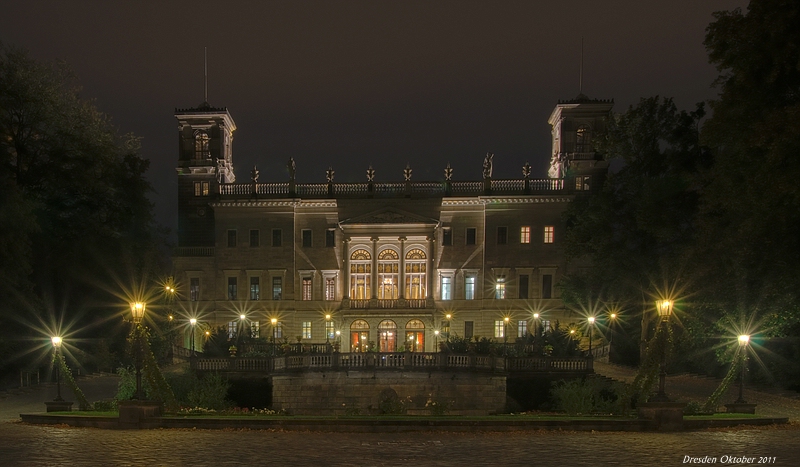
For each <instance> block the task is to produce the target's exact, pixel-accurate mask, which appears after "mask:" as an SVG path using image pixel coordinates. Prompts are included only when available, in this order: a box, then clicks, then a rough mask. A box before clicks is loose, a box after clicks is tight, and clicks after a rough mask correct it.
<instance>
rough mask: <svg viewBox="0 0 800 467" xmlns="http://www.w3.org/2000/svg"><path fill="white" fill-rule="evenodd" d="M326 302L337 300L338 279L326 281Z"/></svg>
mask: <svg viewBox="0 0 800 467" xmlns="http://www.w3.org/2000/svg"><path fill="white" fill-rule="evenodd" d="M325 300H336V278H334V277H328V278H326V279H325Z"/></svg>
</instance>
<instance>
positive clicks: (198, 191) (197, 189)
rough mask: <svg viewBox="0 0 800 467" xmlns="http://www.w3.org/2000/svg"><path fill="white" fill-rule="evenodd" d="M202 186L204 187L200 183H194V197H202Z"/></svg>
mask: <svg viewBox="0 0 800 467" xmlns="http://www.w3.org/2000/svg"><path fill="white" fill-rule="evenodd" d="M201 186H202V185H201V183H200V182H194V195H195V196H200V194H201V193H202V188H201Z"/></svg>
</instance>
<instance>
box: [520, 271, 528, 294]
mask: <svg viewBox="0 0 800 467" xmlns="http://www.w3.org/2000/svg"><path fill="white" fill-rule="evenodd" d="M519 298H528V275H527V274H520V276H519Z"/></svg>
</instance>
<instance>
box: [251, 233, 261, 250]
mask: <svg viewBox="0 0 800 467" xmlns="http://www.w3.org/2000/svg"><path fill="white" fill-rule="evenodd" d="M259 236H260V232H259V231H258V230H251V231H250V246H251V247H257V246H259V245H260V243H261V239H260V238H259Z"/></svg>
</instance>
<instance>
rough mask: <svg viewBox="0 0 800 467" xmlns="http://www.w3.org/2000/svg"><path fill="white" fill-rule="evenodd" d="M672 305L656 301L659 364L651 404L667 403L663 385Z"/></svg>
mask: <svg viewBox="0 0 800 467" xmlns="http://www.w3.org/2000/svg"><path fill="white" fill-rule="evenodd" d="M673 305H674V303H673V302H672V300H658V301H656V311H657V312H658V317H659V318H661V323H660V324H659V332H660V333H661V349H660V350H661V364H660V368H659V371H658V394H656V396H655V397H654V398H651V402H669V397H667V393H666V392H665V391H664V385H665V384H666V381H667V340H668V337H669V336H668V334H667V333H668V331H669V330H668V328H667V326H668V325H669V317H670V315H672V307H673Z"/></svg>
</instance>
